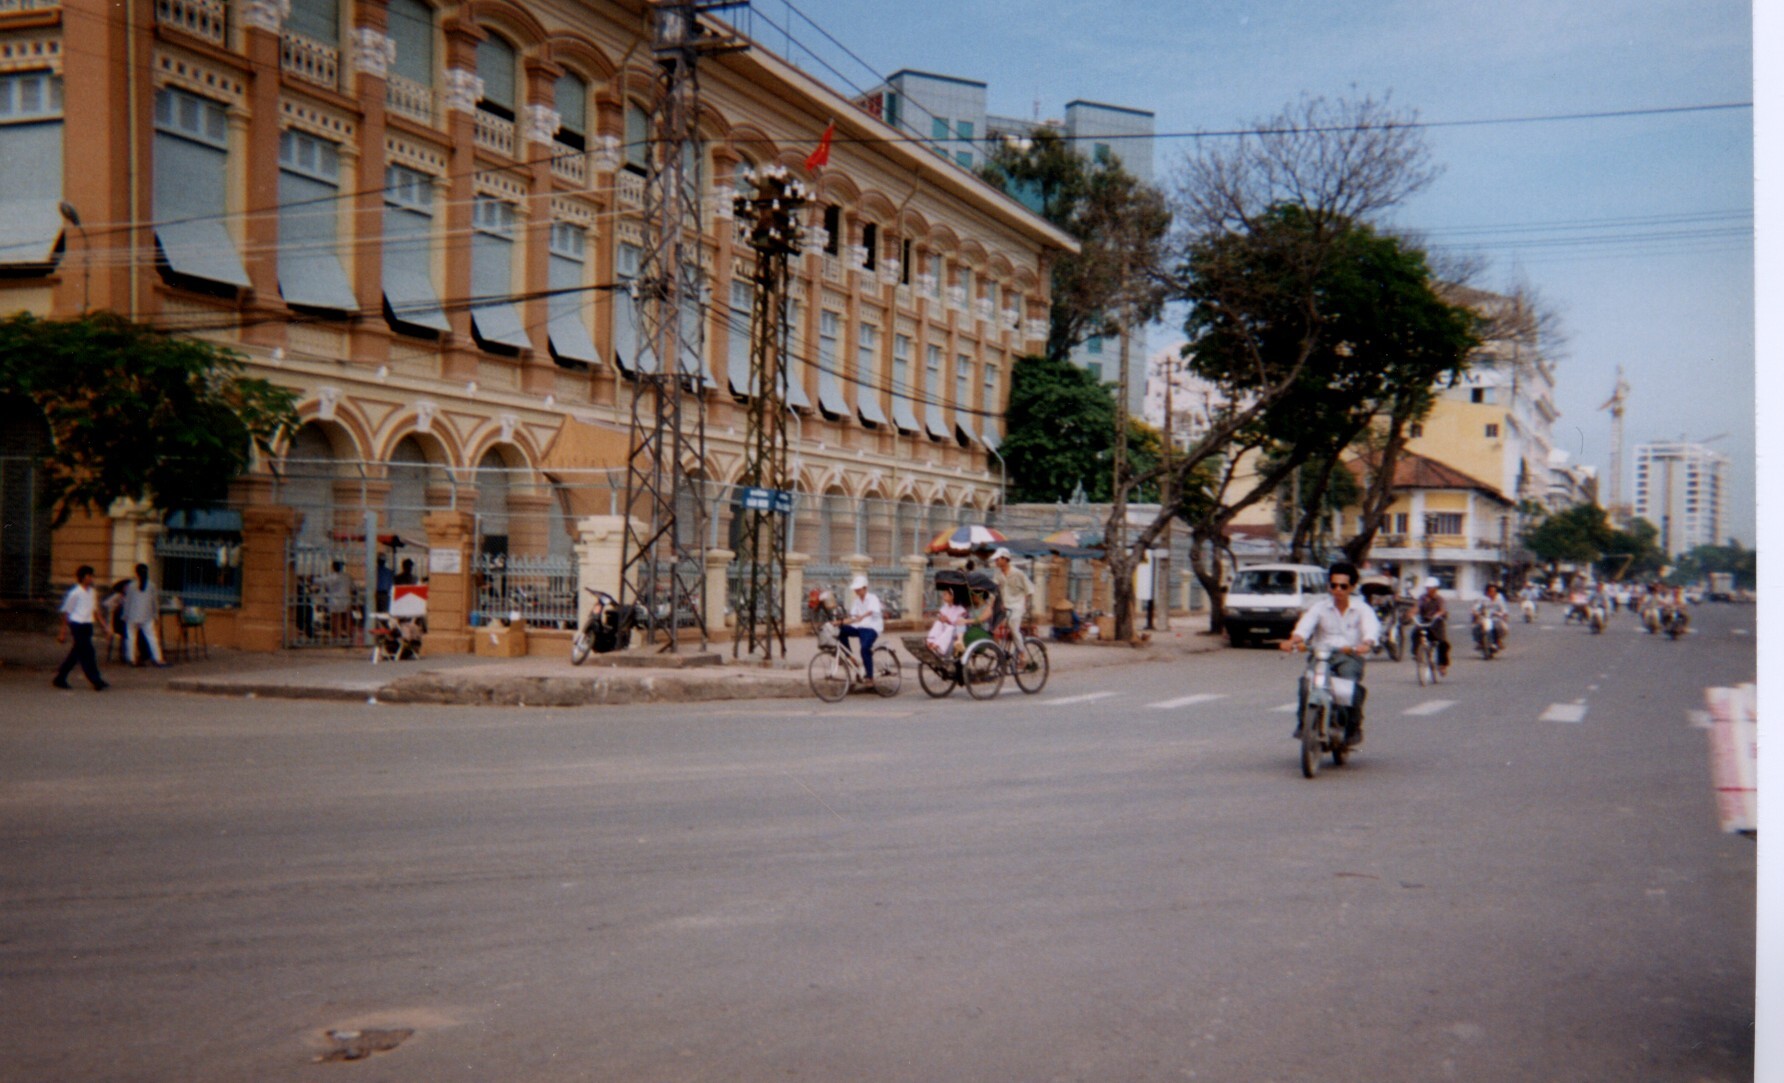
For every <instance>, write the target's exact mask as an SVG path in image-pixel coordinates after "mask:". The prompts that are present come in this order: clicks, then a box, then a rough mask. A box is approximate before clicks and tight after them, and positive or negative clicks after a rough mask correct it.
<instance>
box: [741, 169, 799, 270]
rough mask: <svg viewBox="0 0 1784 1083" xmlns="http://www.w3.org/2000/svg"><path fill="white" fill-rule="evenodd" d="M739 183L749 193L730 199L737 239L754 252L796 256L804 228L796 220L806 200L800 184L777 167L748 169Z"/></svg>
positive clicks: (788, 173) (785, 171) (789, 174)
mask: <svg viewBox="0 0 1784 1083" xmlns="http://www.w3.org/2000/svg"><path fill="white" fill-rule="evenodd" d="M742 181H743V183H744V184H746V185H748V186H749V187H750V188H751V189H753V192H752V191H739V192H738V193H737V194H736V195H735V196H733V197H732V203H731V205H732V210H733V212H734V213H735V215H736V219H737V232H738V235H739V236H741V237H742V238H743V239H744V240H745V241H746V242H747V243H748V244H749V246H750V247H751V248H754V249H755V250H757V251H758V252H763V253H767V254H770V255H784V256H796V255H798V254H799V253H800V251H801V249H802V248H803V247H804V244H805V226H804V225H803V224H801V222H800V220H799V219H800V213H799V212H800V211H802V210H803V209H804V208H805V203H806V199H807V193H806V189H805V184H804V182H802V181H800V179H799V178H798V177H795V176H793V175H792V173H790V172H788V170H787V169H786V167H785V166H780V165H770V166H764V167H760V168H757V169H751V170H749V171H748V172H746V173H744V174H743V177H742Z"/></svg>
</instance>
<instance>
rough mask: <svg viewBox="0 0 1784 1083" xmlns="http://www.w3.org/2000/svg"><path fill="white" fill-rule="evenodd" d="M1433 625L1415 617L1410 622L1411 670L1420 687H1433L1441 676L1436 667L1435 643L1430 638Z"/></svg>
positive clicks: (1432, 622)
mask: <svg viewBox="0 0 1784 1083" xmlns="http://www.w3.org/2000/svg"><path fill="white" fill-rule="evenodd" d="M1435 623H1437V622H1436V621H1428V620H1419V619H1417V618H1416V617H1415V618H1414V619H1413V622H1412V670H1413V672H1414V673H1416V674H1417V675H1418V679H1419V684H1420V685H1427V684H1429V685H1435V684H1436V683H1437V681H1438V678H1439V677H1440V676H1441V675H1442V674H1441V672H1440V671H1439V669H1438V665H1437V643H1436V642H1435V641H1434V640H1432V638H1431V626H1432V625H1434V624H1435Z"/></svg>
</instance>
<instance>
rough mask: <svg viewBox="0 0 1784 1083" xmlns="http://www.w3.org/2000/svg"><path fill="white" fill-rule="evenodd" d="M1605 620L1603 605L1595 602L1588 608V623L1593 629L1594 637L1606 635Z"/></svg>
mask: <svg viewBox="0 0 1784 1083" xmlns="http://www.w3.org/2000/svg"><path fill="white" fill-rule="evenodd" d="M1605 619H1606V618H1605V613H1604V605H1603V603H1601V602H1593V603H1592V604H1591V605H1588V606H1587V607H1586V623H1587V625H1589V626H1590V627H1591V629H1592V634H1593V635H1602V634H1603V633H1604V623H1605Z"/></svg>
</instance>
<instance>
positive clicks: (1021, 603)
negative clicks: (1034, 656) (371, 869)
mask: <svg viewBox="0 0 1784 1083" xmlns="http://www.w3.org/2000/svg"><path fill="white" fill-rule="evenodd" d="M991 566H992V567H994V568H996V569H997V589H998V590H999V591H1000V592H1001V593H1002V594H1003V604H1004V613H1005V614H1006V615H1005V617H1004V620H1005V622H1006V623H1007V624H1009V626H1010V649H1011V650H1012V651H1015V652H1017V657H1021V651H1022V622H1023V621H1024V620H1026V619H1027V617H1028V611H1029V609H1031V608H1032V607H1033V606H1034V580H1032V579H1030V578H1028V573H1026V572H1024V571H1023V570H1022V569H1021V568H1018V567H1016V565H1015V562H1014V561H1012V560H1011V559H1010V551H1009V550H1008V549H999V550H998V551H997V552H995V553H992V554H991Z"/></svg>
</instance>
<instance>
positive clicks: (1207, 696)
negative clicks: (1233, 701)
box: [1146, 692, 1226, 711]
mask: <svg viewBox="0 0 1784 1083" xmlns="http://www.w3.org/2000/svg"><path fill="white" fill-rule="evenodd" d="M1225 698H1226V693H1224V692H1197V693H1196V694H1195V695H1193V696H1181V697H1179V698H1177V699H1167V700H1165V701H1164V702H1162V703H1148V704H1147V705H1146V706H1148V707H1151V708H1152V709H1153V710H1156V711H1168V710H1171V709H1172V708H1174V707H1187V706H1189V705H1190V704H1192V703H1207V702H1209V701H1211V700H1217V699H1225Z"/></svg>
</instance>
